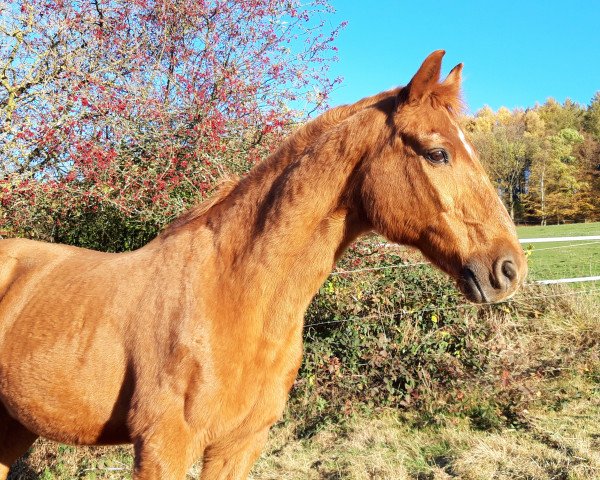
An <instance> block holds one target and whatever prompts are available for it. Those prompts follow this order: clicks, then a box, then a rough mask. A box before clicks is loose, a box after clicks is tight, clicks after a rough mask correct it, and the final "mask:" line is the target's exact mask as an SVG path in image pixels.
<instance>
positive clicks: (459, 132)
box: [456, 125, 475, 157]
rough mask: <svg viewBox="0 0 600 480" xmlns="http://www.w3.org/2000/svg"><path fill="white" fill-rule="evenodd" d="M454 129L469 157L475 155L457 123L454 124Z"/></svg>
mask: <svg viewBox="0 0 600 480" xmlns="http://www.w3.org/2000/svg"><path fill="white" fill-rule="evenodd" d="M456 130H457V131H458V138H460V141H461V142H462V144H463V146H464V147H465V150H466V151H467V153H468V154H469V155H470V156H471V157H473V156H474V155H475V152H474V151H473V149H472V148H471V145H469V142H467V139H466V138H465V134H464V133H463V131H462V130H461V128H460V127H459V126H458V125H456Z"/></svg>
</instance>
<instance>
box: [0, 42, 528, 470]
mask: <svg viewBox="0 0 600 480" xmlns="http://www.w3.org/2000/svg"><path fill="white" fill-rule="evenodd" d="M443 55H444V51H443V50H439V51H435V52H433V53H432V54H430V55H429V56H428V57H427V58H426V59H425V61H424V62H423V64H422V65H421V67H420V68H419V69H418V71H417V72H416V74H415V75H414V76H413V77H412V79H411V80H410V82H409V83H408V84H407V85H406V86H404V87H398V88H395V89H392V90H389V91H385V92H382V93H379V94H377V95H374V96H372V97H368V98H364V99H362V100H360V101H358V102H356V103H354V104H351V105H344V106H340V107H337V108H333V109H331V110H328V111H326V112H325V113H323V114H322V115H320V116H318V117H317V118H315V119H314V120H312V121H310V122H307V123H305V124H304V125H303V126H301V127H299V128H298V129H297V130H296V131H295V132H293V133H292V134H291V135H290V136H288V137H287V139H286V140H285V141H283V142H282V143H281V145H280V146H279V148H278V149H277V150H276V151H275V152H274V153H273V154H271V155H270V156H269V157H268V158H266V159H265V160H264V161H263V162H262V163H259V164H257V165H256V166H255V167H254V168H253V169H251V171H250V172H249V173H248V174H247V175H246V176H245V177H244V178H242V179H241V180H237V181H230V182H228V183H227V184H226V185H224V186H223V187H222V188H221V189H220V190H219V191H218V193H216V194H215V195H214V196H213V197H212V198H211V199H210V200H209V201H208V203H202V204H200V205H199V206H197V207H195V208H193V209H191V210H190V211H188V212H187V213H185V214H184V215H183V216H182V217H180V218H179V219H177V220H175V221H174V222H173V223H172V224H170V225H168V226H167V227H166V228H165V229H164V230H163V231H162V232H161V233H159V235H158V236H157V237H156V238H155V239H153V240H152V241H151V242H149V243H148V244H147V245H145V246H144V247H142V248H140V249H138V250H134V251H131V252H124V253H101V252H96V251H91V250H86V249H81V248H76V247H73V246H66V245H58V244H48V243H43V242H36V241H32V240H26V239H5V240H2V241H0V479H1V480H4V479H6V477H7V475H8V471H9V468H10V465H11V464H12V463H13V462H14V461H15V460H16V459H17V458H18V457H19V456H21V455H22V454H23V453H25V452H26V450H27V449H28V448H29V447H30V446H31V445H32V443H33V442H34V440H35V439H36V438H37V437H38V436H42V437H45V438H48V439H51V440H55V441H58V442H63V443H69V444H76V445H103V444H104V445H106V444H119V443H132V444H133V445H134V466H133V478H134V479H136V480H156V479H163V480H164V479H172V480H181V479H183V478H185V475H186V472H187V470H188V468H189V467H190V465H191V464H192V463H193V462H195V461H197V460H200V459H202V471H201V479H202V480H217V479H229V480H233V479H243V478H246V477H247V475H248V473H249V471H250V469H251V467H252V465H253V463H254V462H255V460H256V459H257V458H258V456H259V455H260V452H261V449H262V448H263V446H264V444H265V442H266V440H267V435H268V431H269V429H270V427H271V426H272V425H273V424H274V423H275V422H276V421H277V420H278V419H279V418H280V417H281V415H282V413H283V409H284V405H285V403H286V400H287V396H288V393H289V390H290V388H291V387H292V384H293V382H294V380H295V377H296V375H297V372H298V369H299V366H300V362H301V358H302V331H303V316H304V312H305V311H306V309H307V307H308V304H309V302H310V300H311V298H312V297H313V296H314V294H315V293H316V291H317V290H318V288H319V286H320V285H321V284H322V283H323V282H324V280H325V279H326V277H327V275H328V274H329V273H330V272H331V270H332V268H333V266H334V264H335V262H336V260H337V259H338V258H339V257H340V255H341V254H342V253H343V252H344V250H345V249H346V248H347V247H348V246H349V245H350V243H351V242H353V241H354V240H355V239H356V238H358V237H359V236H361V235H363V234H366V233H368V232H372V231H374V232H377V233H379V234H381V235H383V236H384V237H386V238H387V239H388V240H389V241H391V242H396V243H399V244H403V245H409V246H412V247H416V248H417V249H419V250H420V251H421V252H422V253H423V254H424V255H425V256H426V257H427V258H428V259H429V260H430V261H431V262H432V263H433V264H434V265H435V266H437V267H438V268H439V269H441V270H442V271H444V272H446V273H447V274H448V275H450V276H451V277H452V278H453V279H454V280H455V282H456V285H457V287H458V289H459V290H460V291H462V293H463V294H464V295H465V296H466V298H467V299H468V300H470V301H472V302H479V303H484V302H497V301H500V300H503V299H506V298H508V297H509V296H511V295H512V294H514V293H515V291H516V290H517V289H518V288H519V286H520V285H521V284H522V282H523V280H524V278H525V275H526V273H527V263H526V259H525V256H524V254H523V250H522V248H521V247H520V245H519V243H518V240H517V236H516V233H515V228H514V225H513V223H512V221H511V218H510V216H509V215H508V213H507V211H506V209H505V207H504V206H503V204H502V202H501V200H500V199H499V196H498V194H497V192H496V190H495V189H494V187H493V186H492V183H491V182H490V180H489V178H488V177H487V175H486V173H485V171H484V169H483V167H482V166H481V164H480V162H479V159H478V156H477V154H476V152H475V150H474V149H473V146H472V145H471V144H470V143H469V141H468V140H467V139H466V138H465V135H464V133H463V131H462V130H461V127H460V124H459V113H460V109H461V105H462V102H461V94H460V85H461V71H462V67H463V66H462V64H459V65H457V66H456V67H454V69H452V70H451V72H450V73H449V74H448V75H447V77H446V78H445V79H444V80H443V81H441V78H440V73H441V65H442V57H443Z"/></svg>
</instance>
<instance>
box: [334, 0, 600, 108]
mask: <svg viewBox="0 0 600 480" xmlns="http://www.w3.org/2000/svg"><path fill="white" fill-rule="evenodd" d="M330 3H331V4H332V5H333V6H334V7H335V8H336V10H337V13H336V14H335V15H334V16H333V18H332V19H331V22H332V25H333V24H334V23H335V22H338V23H339V22H341V21H342V20H347V21H348V26H347V27H346V28H345V29H344V30H343V31H342V32H341V33H340V35H339V37H338V40H337V42H336V45H337V46H338V48H339V52H338V56H339V62H337V63H336V64H334V65H332V68H331V75H332V76H336V75H340V76H342V77H344V81H343V83H342V85H341V86H339V87H338V88H337V89H336V90H335V91H334V92H333V93H332V95H331V97H330V102H329V103H330V105H331V106H335V105H338V104H342V103H350V102H353V101H355V100H358V99H359V98H362V97H364V96H367V95H371V94H374V93H377V92H379V91H381V90H385V89H388V88H390V87H393V86H397V85H404V84H406V83H407V82H408V81H409V80H410V78H411V76H412V75H413V74H414V73H415V72H416V70H417V68H418V67H419V65H420V64H421V62H422V61H423V60H424V58H425V57H426V56H427V55H428V54H429V53H430V52H432V51H433V50H437V49H444V50H446V56H445V57H444V67H443V72H442V75H445V74H447V73H448V72H449V71H450V69H451V68H452V67H453V66H454V65H456V64H457V63H460V62H463V63H464V64H465V68H464V70H463V92H464V97H465V100H466V103H467V105H468V107H469V110H470V111H471V112H475V111H477V110H478V109H480V108H481V107H483V106H484V105H486V104H487V105H489V106H490V107H492V108H493V109H494V110H496V109H498V108H499V107H500V106H503V105H504V106H506V107H508V108H510V109H512V108H515V107H523V108H525V107H529V106H534V105H535V103H536V102H538V103H543V102H544V101H545V100H546V99H547V98H548V97H553V98H555V99H556V100H558V101H560V102H562V101H564V100H565V99H566V98H570V99H571V100H573V101H575V102H578V103H581V104H585V105H587V104H588V103H589V102H590V100H591V98H592V96H593V95H594V93H595V92H596V91H598V90H600V0H588V1H582V0H575V1H556V0H548V1H542V0H521V1H501V0H500V1H498V0H496V1H493V2H492V1H479V2H477V1H474V0H469V1H454V2H452V1H432V0H411V1H402V0H397V1H393V0H331V2H330Z"/></svg>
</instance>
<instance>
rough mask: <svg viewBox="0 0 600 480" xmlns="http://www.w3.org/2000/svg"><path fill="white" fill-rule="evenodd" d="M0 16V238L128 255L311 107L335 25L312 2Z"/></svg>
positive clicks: (18, 7) (53, 5)
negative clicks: (123, 251)
mask: <svg viewBox="0 0 600 480" xmlns="http://www.w3.org/2000/svg"><path fill="white" fill-rule="evenodd" d="M0 11H1V20H0V129H1V131H0V152H2V153H1V155H2V162H1V163H0V205H1V206H2V209H1V210H0V230H4V231H5V234H6V233H8V234H19V235H26V236H31V237H36V238H45V239H50V240H59V241H69V242H71V243H79V244H84V245H87V246H96V247H101V248H106V249H112V250H115V249H122V248H131V247H134V246H137V245H139V244H140V243H143V242H144V241H146V240H147V239H148V238H149V237H150V236H152V235H154V233H155V231H156V228H158V227H159V226H160V225H161V224H164V223H165V222H166V221H167V220H168V219H170V218H172V217H173V216H174V215H175V214H177V213H179V212H180V211H181V210H183V209H184V208H185V207H186V206H188V205H189V204H190V203H193V202H194V201H198V200H200V199H201V197H202V196H203V195H204V194H205V193H206V191H207V189H208V188H209V186H210V185H211V184H212V183H213V182H214V180H215V178H217V177H219V176H220V175H222V173H223V172H224V171H231V170H238V171H239V170H244V169H246V168H247V167H248V166H249V165H250V164H252V162H254V161H255V160H256V159H257V158H258V157H260V156H261V155H263V154H264V153H265V151H268V150H269V148H270V143H269V142H270V141H273V140H274V139H276V138H277V137H278V136H279V135H281V134H282V133H283V132H284V130H285V129H286V128H287V127H288V126H289V125H290V124H292V123H294V122H297V121H301V120H302V119H304V118H306V116H307V115H309V114H310V113H311V112H312V111H313V110H315V109H319V108H322V106H324V105H325V102H326V99H327V96H328V94H329V92H330V91H331V89H332V87H333V86H334V85H335V84H336V83H337V82H338V81H339V79H330V78H329V77H328V75H327V72H328V65H329V63H330V62H331V60H333V59H334V55H335V47H334V45H333V41H334V38H335V36H336V34H337V32H338V30H339V28H340V27H341V26H340V27H337V28H334V29H333V30H332V31H327V30H326V29H325V22H326V20H327V16H328V14H329V13H331V12H332V8H331V7H330V6H329V4H328V3H327V1H326V0H312V1H309V2H300V1H299V0H228V1H220V0H194V1H192V0H182V1H178V2H173V1H172V0H136V1H133V2H131V1H123V0H92V1H91V2H84V3H80V2H71V1H65V0H50V1H41V0H33V1H30V2H17V1H5V2H3V3H0ZM98 238H100V239H103V240H94V239H98ZM111 239H112V240H111Z"/></svg>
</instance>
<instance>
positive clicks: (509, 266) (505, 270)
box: [502, 260, 517, 282]
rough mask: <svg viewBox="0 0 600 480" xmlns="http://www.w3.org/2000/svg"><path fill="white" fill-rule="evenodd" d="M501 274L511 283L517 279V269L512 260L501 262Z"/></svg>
mask: <svg viewBox="0 0 600 480" xmlns="http://www.w3.org/2000/svg"><path fill="white" fill-rule="evenodd" d="M502 274H503V275H504V276H505V277H506V278H508V279H509V280H510V281H511V282H512V281H514V280H515V279H516V278H517V268H516V267H515V264H514V263H513V262H512V260H504V262H502Z"/></svg>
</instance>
